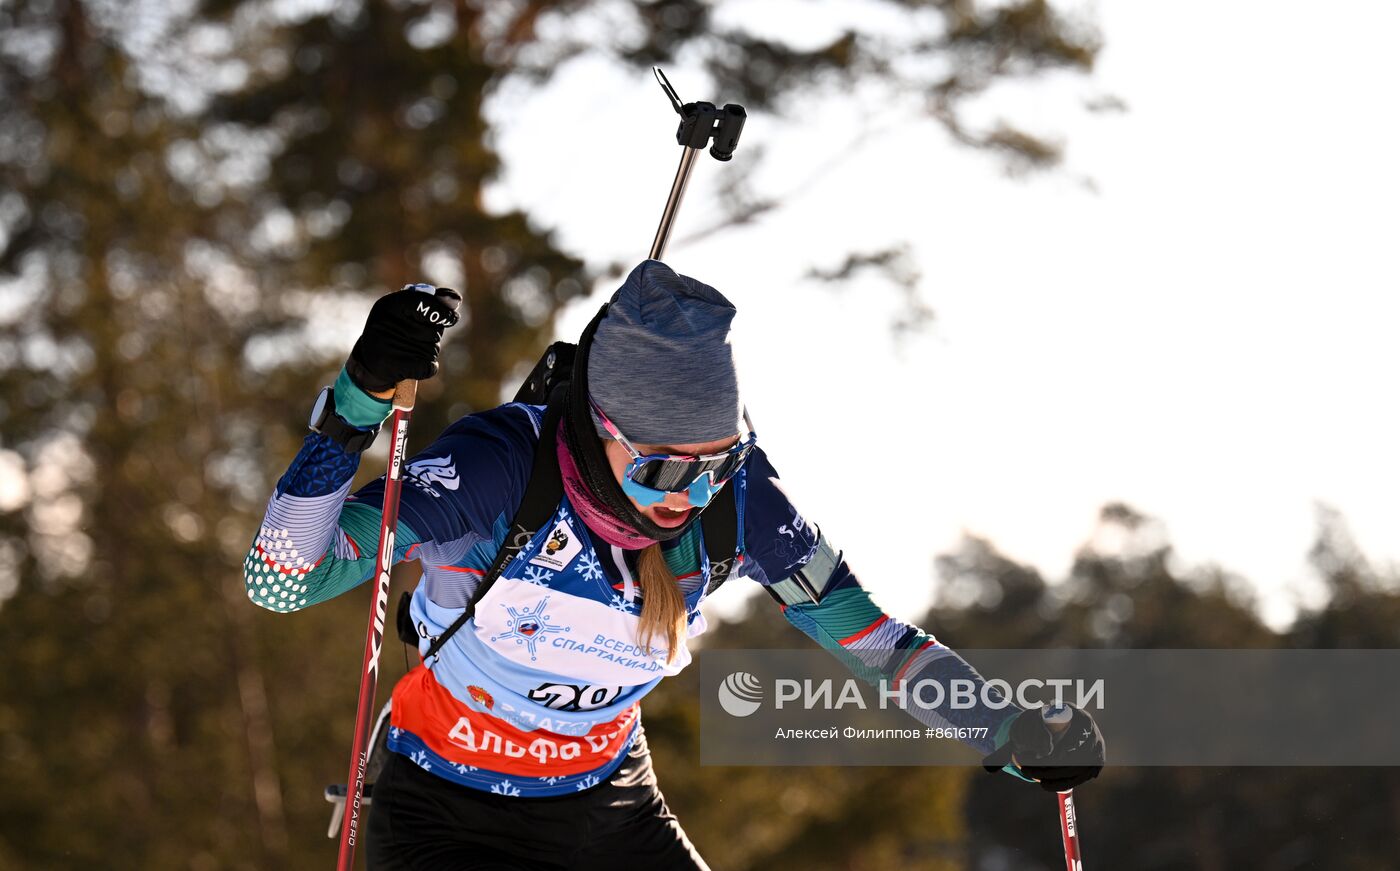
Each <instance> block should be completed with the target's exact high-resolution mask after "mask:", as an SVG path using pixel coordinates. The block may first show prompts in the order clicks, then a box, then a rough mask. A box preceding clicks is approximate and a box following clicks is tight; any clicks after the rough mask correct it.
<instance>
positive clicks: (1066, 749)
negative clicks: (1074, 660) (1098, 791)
mask: <svg viewBox="0 0 1400 871" xmlns="http://www.w3.org/2000/svg"><path fill="white" fill-rule="evenodd" d="M1066 711H1068V712H1069V714H1070V716H1069V717H1068V718H1065V716H1064V712H1066ZM1056 720H1059V722H1055V721H1056ZM1104 758H1105V756H1104V741H1103V735H1101V734H1100V733H1099V726H1098V724H1097V723H1095V722H1094V718H1093V717H1091V716H1089V713H1088V712H1087V711H1085V710H1083V709H1081V708H1076V707H1074V706H1073V705H1054V706H1050V707H1047V708H1033V709H1031V710H1029V711H1022V712H1021V713H1020V714H1019V715H1018V716H1017V717H1016V719H1015V720H1014V721H1013V722H1012V723H1011V731H1010V733H1009V735H1008V736H1007V739H1006V743H1005V744H1003V745H1001V746H1000V747H998V748H997V749H996V750H993V751H992V752H991V754H990V755H989V756H987V758H986V759H983V760H982V765H983V767H984V768H986V769H987V770H988V771H1000V770H1001V769H1002V768H1003V767H1004V766H1005V765H1006V764H1007V763H1008V762H1011V763H1015V765H1016V767H1017V768H1018V769H1019V770H1020V771H1021V773H1023V774H1025V775H1026V776H1027V777H1031V778H1034V779H1035V780H1037V781H1039V782H1040V786H1041V788H1042V789H1044V790H1047V791H1049V792H1063V791H1064V790H1066V789H1073V788H1074V787H1076V786H1079V785H1080V784H1083V783H1088V782H1089V781H1091V780H1093V779H1094V778H1095V777H1098V776H1099V772H1100V771H1102V770H1103V765H1104Z"/></svg>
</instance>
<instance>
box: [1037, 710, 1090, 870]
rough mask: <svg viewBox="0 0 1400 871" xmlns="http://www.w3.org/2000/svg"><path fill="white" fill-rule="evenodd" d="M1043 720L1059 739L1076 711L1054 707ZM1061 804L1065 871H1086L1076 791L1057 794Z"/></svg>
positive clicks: (1045, 714)
mask: <svg viewBox="0 0 1400 871" xmlns="http://www.w3.org/2000/svg"><path fill="white" fill-rule="evenodd" d="M1040 716H1041V719H1043V720H1044V721H1045V725H1046V726H1049V727H1050V732H1051V734H1053V735H1055V736H1056V737H1058V736H1059V735H1060V734H1061V733H1063V732H1064V731H1065V730H1066V729H1068V728H1069V722H1070V720H1071V719H1073V717H1074V711H1072V710H1070V709H1069V708H1068V707H1066V706H1064V705H1052V706H1050V707H1047V708H1045V709H1044V710H1043V712H1042V713H1041V715H1040ZM1055 797H1056V798H1057V799H1059V802H1060V838H1061V840H1063V841H1064V845H1065V871H1084V859H1083V856H1082V855H1081V854H1080V852H1079V821H1078V820H1077V819H1075V814H1074V790H1072V789H1066V790H1061V791H1060V792H1057V793H1055Z"/></svg>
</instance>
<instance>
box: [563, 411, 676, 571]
mask: <svg viewBox="0 0 1400 871" xmlns="http://www.w3.org/2000/svg"><path fill="white" fill-rule="evenodd" d="M559 427H560V429H561V432H560V433H559V435H558V437H557V438H556V439H555V440H554V441H555V450H556V451H557V453H558V455H559V475H560V477H561V478H563V479H564V493H565V494H566V495H567V496H568V497H569V502H570V503H572V504H573V506H574V511H576V512H578V516H579V517H581V518H583V522H584V523H586V524H587V525H588V528H589V529H591V530H593V531H594V532H596V533H598V535H599V536H600V537H602V539H603V541H606V542H607V543H608V544H611V545H613V546H615V547H620V548H622V549H623V550H641V549H642V548H644V547H649V546H651V545H653V544H656V541H655V540H653V539H650V538H647V537H646V536H644V535H642V534H641V533H640V532H638V531H637V530H635V529H633V528H632V527H631V526H630V525H628V524H626V523H623V522H622V521H621V520H618V519H617V518H616V517H614V516H613V515H612V512H610V511H608V509H607V508H606V507H604V505H603V503H602V502H600V501H599V500H598V499H597V498H596V497H594V495H593V491H592V490H589V489H588V482H587V481H584V480H583V475H582V474H581V473H580V472H579V470H578V465H577V464H575V463H574V456H573V454H571V453H569V448H568V446H566V445H565V444H564V434H563V432H562V429H563V427H564V423H563V421H560V423H559Z"/></svg>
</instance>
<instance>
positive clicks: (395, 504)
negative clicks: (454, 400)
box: [335, 381, 418, 871]
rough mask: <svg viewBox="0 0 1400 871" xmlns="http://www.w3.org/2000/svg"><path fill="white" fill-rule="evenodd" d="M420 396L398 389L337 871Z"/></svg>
mask: <svg viewBox="0 0 1400 871" xmlns="http://www.w3.org/2000/svg"><path fill="white" fill-rule="evenodd" d="M417 395H418V382H417V381H400V382H399V385H398V387H396V388H395V389H394V416H393V418H392V419H393V425H392V427H391V429H390V433H391V435H392V438H393V441H392V442H390V446H389V470H388V472H387V473H386V474H385V476H384V516H383V518H382V519H381V520H380V523H379V550H378V551H377V553H378V554H379V563H378V573H377V575H376V577H375V588H374V599H373V600H372V601H371V603H370V611H369V628H368V629H367V630H366V631H365V658H364V664H363V666H362V667H361V669H360V699H359V702H358V703H357V704H356V707H355V740H354V743H353V744H351V748H350V774H349V775H348V777H347V779H346V781H345V783H346V795H345V819H344V821H343V822H342V823H341V826H340V855H339V857H338V858H337V859H336V863H335V867H336V869H337V871H350V869H351V868H353V867H354V865H355V847H356V846H357V844H358V843H359V840H360V834H361V827H360V804H361V799H362V798H363V796H364V791H365V769H366V767H367V766H368V765H369V730H370V725H371V724H372V723H373V722H374V692H375V690H376V689H377V688H378V686H379V650H380V648H381V646H382V645H383V643H384V616H385V614H386V613H387V612H388V609H389V571H390V569H392V568H393V566H394V533H395V531H396V530H397V529H398V523H399V489H400V487H401V486H402V485H403V481H402V479H401V478H400V471H401V469H402V468H403V460H404V451H405V447H406V445H407V443H408V419H409V417H410V416H411V415H412V414H413V403H414V400H415V399H416V398H417Z"/></svg>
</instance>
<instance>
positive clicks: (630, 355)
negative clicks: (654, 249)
mask: <svg viewBox="0 0 1400 871" xmlns="http://www.w3.org/2000/svg"><path fill="white" fill-rule="evenodd" d="M734 315H735V308H734V305H733V303H731V302H730V301H729V300H727V299H725V298H724V295H723V294H721V293H720V292H719V291H717V290H715V289H714V288H713V287H710V286H709V285H708V284H702V283H701V282H699V281H696V280H695V279H693V278H690V277H689V276H685V275H677V274H676V273H675V272H674V271H673V270H672V269H671V267H669V266H667V265H666V264H665V263H662V262H661V261H659V260H646V261H643V262H642V263H641V264H639V265H638V266H637V268H636V269H633V270H632V274H631V275H628V276H627V280H626V281H625V282H623V284H622V287H620V288H618V291H617V293H615V294H613V298H612V300H611V301H610V302H609V303H608V313H607V316H606V317H604V318H603V320H602V321H601V322H599V324H598V330H597V332H596V333H595V334H594V336H593V344H592V348H591V350H590V351H589V353H588V388H589V392H590V393H591V394H592V397H593V401H594V402H596V403H597V404H598V407H599V408H601V409H602V410H603V413H604V414H606V415H607V416H608V419H609V420H611V421H612V422H613V423H614V424H616V425H617V428H618V429H620V430H621V431H622V434H623V435H625V436H627V438H628V439H630V440H632V441H635V442H642V443H645V444H656V445H674V444H689V443H693V442H711V441H718V440H720V439H726V438H730V437H731V436H734V435H736V434H738V433H740V431H741V426H742V424H743V414H744V406H743V403H742V402H741V401H740V398H739V377H738V372H737V371H736V369H735V366H734V349H733V347H732V346H731V345H730V343H729V330H730V322H731V321H733V320H734ZM594 426H595V427H596V428H597V430H598V434H599V435H601V436H603V437H604V438H607V437H608V432H607V430H605V429H603V426H602V424H601V423H599V422H598V421H597V420H596V416H595V420H594Z"/></svg>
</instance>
